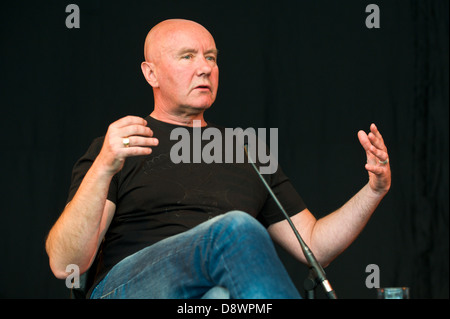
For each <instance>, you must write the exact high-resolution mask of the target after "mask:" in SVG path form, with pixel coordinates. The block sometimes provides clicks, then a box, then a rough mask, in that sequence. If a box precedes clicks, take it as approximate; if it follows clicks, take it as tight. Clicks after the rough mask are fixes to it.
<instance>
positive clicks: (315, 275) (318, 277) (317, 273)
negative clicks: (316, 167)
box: [244, 144, 337, 299]
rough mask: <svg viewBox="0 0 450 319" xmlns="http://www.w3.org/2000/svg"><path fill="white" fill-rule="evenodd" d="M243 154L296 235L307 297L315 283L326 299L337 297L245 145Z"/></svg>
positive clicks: (312, 293) (309, 296) (309, 295)
mask: <svg viewBox="0 0 450 319" xmlns="http://www.w3.org/2000/svg"><path fill="white" fill-rule="evenodd" d="M244 149H245V154H247V158H248V159H249V162H250V163H251V164H252V166H253V168H254V169H255V171H256V173H257V174H258V176H259V178H260V179H261V181H262V182H263V184H264V186H265V187H266V188H267V190H268V191H269V194H270V195H271V196H272V198H273V199H274V201H275V203H276V204H277V206H278V207H279V208H280V210H281V212H282V213H283V215H284V217H285V218H286V220H287V221H288V223H289V225H290V226H291V228H292V230H293V231H294V234H295V236H296V237H297V240H298V241H299V243H300V246H301V248H302V251H303V254H304V255H305V258H306V260H307V262H308V264H309V266H310V270H309V276H308V278H307V279H306V280H305V282H304V288H305V290H306V293H307V298H308V299H313V298H314V289H315V287H316V285H317V284H318V283H319V284H321V285H322V287H323V289H324V290H325V294H326V295H327V297H328V299H337V296H336V293H335V291H334V290H333V288H332V287H331V285H330V282H329V281H328V279H327V277H326V275H325V271H324V270H323V267H322V266H321V265H320V264H319V262H318V261H317V259H316V257H315V256H314V254H313V252H312V251H311V250H310V249H309V247H308V245H306V243H305V242H304V240H303V238H302V237H301V236H300V234H299V233H298V231H297V229H296V228H295V226H294V223H293V222H292V220H291V218H290V217H289V215H288V214H287V213H286V211H285V210H284V208H283V206H282V205H281V203H280V201H279V200H278V198H277V197H276V196H275V193H274V192H273V191H272V189H271V188H270V186H269V184H267V182H266V180H265V179H264V177H263V176H262V174H261V173H260V172H259V170H258V168H257V167H256V165H255V163H254V162H253V160H252V159H251V157H250V154H248V150H247V145H246V144H245V145H244Z"/></svg>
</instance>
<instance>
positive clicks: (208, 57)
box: [206, 56, 216, 62]
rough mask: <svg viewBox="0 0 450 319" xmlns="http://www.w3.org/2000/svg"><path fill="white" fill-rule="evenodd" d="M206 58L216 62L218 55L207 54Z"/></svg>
mask: <svg viewBox="0 0 450 319" xmlns="http://www.w3.org/2000/svg"><path fill="white" fill-rule="evenodd" d="M206 60H209V61H213V62H215V61H216V57H215V56H207V57H206Z"/></svg>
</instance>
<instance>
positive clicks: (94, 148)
mask: <svg viewBox="0 0 450 319" xmlns="http://www.w3.org/2000/svg"><path fill="white" fill-rule="evenodd" d="M103 140H104V137H99V138H96V139H95V140H94V141H93V142H92V143H91V145H90V146H89V148H88V150H87V151H86V153H85V154H84V155H83V156H82V157H81V158H80V159H79V160H78V161H77V162H76V163H75V165H74V167H73V170H72V179H71V183H70V188H69V194H68V196H67V201H66V203H69V202H70V201H71V200H72V199H73V197H74V196H75V194H76V193H77V191H78V188H79V187H80V185H81V182H82V181H83V179H84V176H85V175H86V173H87V172H88V171H89V169H90V168H91V166H92V163H94V161H95V159H96V158H97V156H98V154H99V153H100V150H101V148H102V145H103ZM116 194H117V178H116V176H114V177H113V179H112V181H111V184H110V187H109V192H108V197H107V198H108V200H110V201H112V202H114V203H116V201H117V199H116V198H117V195H116Z"/></svg>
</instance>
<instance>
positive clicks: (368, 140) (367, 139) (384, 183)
mask: <svg viewBox="0 0 450 319" xmlns="http://www.w3.org/2000/svg"><path fill="white" fill-rule="evenodd" d="M358 138H359V142H360V143H361V145H362V147H363V148H364V150H365V151H366V156H367V163H366V166H365V168H366V170H367V171H368V172H369V185H370V188H371V189H372V190H373V191H374V192H376V193H379V194H383V195H384V194H386V193H387V192H388V191H389V188H390V187H391V167H390V165H389V155H388V151H387V148H386V145H385V144H384V140H383V137H382V136H381V133H380V131H378V128H377V127H376V125H375V124H372V125H370V132H369V134H366V133H365V132H364V131H362V130H361V131H359V132H358Z"/></svg>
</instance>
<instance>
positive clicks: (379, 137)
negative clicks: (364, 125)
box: [369, 123, 384, 145]
mask: <svg viewBox="0 0 450 319" xmlns="http://www.w3.org/2000/svg"><path fill="white" fill-rule="evenodd" d="M370 132H371V133H372V134H369V135H373V136H374V137H375V138H376V139H377V140H378V141H380V142H381V144H383V145H384V139H383V136H382V135H381V133H380V131H379V130H378V127H377V126H376V125H375V124H374V123H372V125H370ZM369 138H370V136H369Z"/></svg>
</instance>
